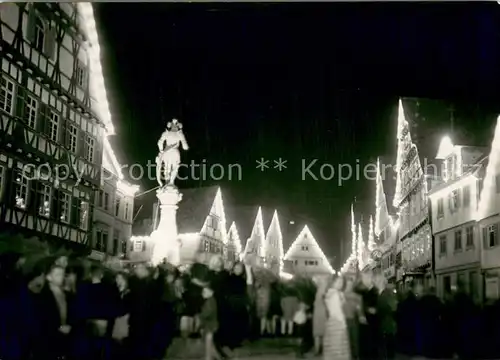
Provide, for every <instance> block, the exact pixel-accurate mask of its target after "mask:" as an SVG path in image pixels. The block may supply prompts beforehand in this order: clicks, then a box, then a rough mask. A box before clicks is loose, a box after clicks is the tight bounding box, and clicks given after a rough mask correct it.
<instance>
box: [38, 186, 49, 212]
mask: <svg viewBox="0 0 500 360" xmlns="http://www.w3.org/2000/svg"><path fill="white" fill-rule="evenodd" d="M51 190H52V189H51V187H50V186H49V185H47V184H39V192H38V214H39V215H41V216H45V217H49V216H50V198H51Z"/></svg>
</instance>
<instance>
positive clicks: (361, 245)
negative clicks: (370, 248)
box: [357, 223, 365, 270]
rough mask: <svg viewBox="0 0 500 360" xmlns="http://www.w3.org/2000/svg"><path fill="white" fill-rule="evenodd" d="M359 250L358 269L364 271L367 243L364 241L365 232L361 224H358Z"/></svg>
mask: <svg viewBox="0 0 500 360" xmlns="http://www.w3.org/2000/svg"><path fill="white" fill-rule="evenodd" d="M357 242H358V249H357V260H358V268H359V270H362V269H363V268H364V265H365V264H364V252H365V242H364V240H363V230H362V228H361V223H358V241H357Z"/></svg>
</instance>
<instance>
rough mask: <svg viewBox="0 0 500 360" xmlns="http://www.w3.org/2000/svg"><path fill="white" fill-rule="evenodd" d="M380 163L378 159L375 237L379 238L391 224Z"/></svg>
mask: <svg viewBox="0 0 500 360" xmlns="http://www.w3.org/2000/svg"><path fill="white" fill-rule="evenodd" d="M382 179H383V178H382V174H381V169H380V161H379V159H377V178H376V189H375V229H374V232H375V236H379V235H380V233H381V232H382V230H384V228H385V226H386V225H387V224H388V223H389V211H388V210H387V198H386V196H385V191H384V183H383V180H382Z"/></svg>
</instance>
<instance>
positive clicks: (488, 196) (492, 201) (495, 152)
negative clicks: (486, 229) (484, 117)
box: [477, 116, 500, 220]
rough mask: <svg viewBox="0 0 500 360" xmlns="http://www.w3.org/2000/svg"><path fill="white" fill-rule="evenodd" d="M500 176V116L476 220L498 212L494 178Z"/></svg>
mask: <svg viewBox="0 0 500 360" xmlns="http://www.w3.org/2000/svg"><path fill="white" fill-rule="evenodd" d="M497 174H500V116H499V117H498V118H497V125H496V127H495V134H494V135H493V141H492V143H491V151H490V155H489V159H488V165H487V166H486V174H485V176H484V182H483V189H482V191H481V194H480V198H479V204H478V207H477V220H481V219H484V218H487V217H489V216H491V215H493V214H495V213H497V212H498V206H497V196H496V181H495V177H496V176H497Z"/></svg>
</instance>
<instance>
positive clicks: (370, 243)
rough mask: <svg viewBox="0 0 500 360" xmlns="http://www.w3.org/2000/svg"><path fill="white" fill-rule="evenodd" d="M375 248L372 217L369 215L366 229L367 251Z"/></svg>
mask: <svg viewBox="0 0 500 360" xmlns="http://www.w3.org/2000/svg"><path fill="white" fill-rule="evenodd" d="M373 250H375V236H374V233H373V217H371V216H370V228H369V229H368V252H369V253H370V254H371V252H372V251H373Z"/></svg>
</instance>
